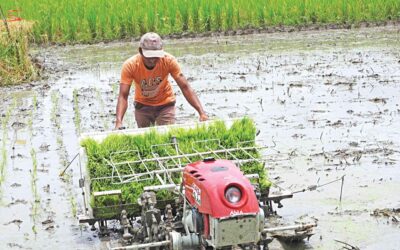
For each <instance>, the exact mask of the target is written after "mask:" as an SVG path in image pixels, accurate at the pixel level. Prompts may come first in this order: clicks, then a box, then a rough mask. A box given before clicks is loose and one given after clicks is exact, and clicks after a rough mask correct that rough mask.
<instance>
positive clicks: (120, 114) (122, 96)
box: [115, 83, 131, 129]
mask: <svg viewBox="0 0 400 250" xmlns="http://www.w3.org/2000/svg"><path fill="white" fill-rule="evenodd" d="M130 89H131V85H129V84H124V83H120V84H119V95H118V102H117V115H116V120H115V129H119V128H120V127H122V120H123V119H124V115H125V112H126V109H127V108H128V96H129V90H130Z"/></svg>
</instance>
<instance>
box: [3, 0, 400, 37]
mask: <svg viewBox="0 0 400 250" xmlns="http://www.w3.org/2000/svg"><path fill="white" fill-rule="evenodd" d="M2 2H3V3H2V4H1V5H2V6H3V8H4V9H5V10H17V11H18V13H19V14H18V15H20V17H22V18H23V19H26V20H31V21H33V22H35V25H34V28H33V38H34V41H35V42H38V43H43V42H49V41H50V42H97V41H104V40H113V39H121V38H127V37H137V36H140V35H141V34H143V33H145V32H147V31H156V32H158V33H160V34H163V35H166V34H173V33H182V32H194V33H198V32H209V31H227V30H237V29H245V28H263V27H266V26H276V25H303V24H306V25H307V24H313V23H321V24H323V23H338V24H341V23H358V22H361V21H382V20H393V19H396V20H397V19H399V17H400V1H398V0H269V1H259V0H237V1H232V0H230V1H226V0H138V1H130V0H108V1H104V0H100V1H99V0H69V1H52V0H35V1H32V0H20V1H16V0H3V1H2Z"/></svg>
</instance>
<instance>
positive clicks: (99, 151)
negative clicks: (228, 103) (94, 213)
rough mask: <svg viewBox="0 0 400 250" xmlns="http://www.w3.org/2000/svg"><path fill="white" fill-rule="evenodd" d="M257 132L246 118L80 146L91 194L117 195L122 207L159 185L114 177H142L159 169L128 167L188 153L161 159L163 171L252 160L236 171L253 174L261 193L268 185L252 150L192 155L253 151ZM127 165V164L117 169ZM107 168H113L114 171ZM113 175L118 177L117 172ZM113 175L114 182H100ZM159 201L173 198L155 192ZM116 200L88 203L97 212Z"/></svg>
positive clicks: (153, 166)
mask: <svg viewBox="0 0 400 250" xmlns="http://www.w3.org/2000/svg"><path fill="white" fill-rule="evenodd" d="M255 134H256V128H255V125H254V122H253V121H252V120H251V119H249V118H243V119H241V120H236V121H234V122H233V124H232V125H231V126H230V127H229V128H228V127H227V126H226V124H225V123H224V122H223V121H214V122H212V123H210V124H208V125H198V126H197V127H195V128H172V129H170V130H168V132H166V133H159V132H157V130H156V129H152V130H151V131H150V132H147V133H144V134H141V135H110V136H108V137H107V138H105V139H104V140H103V141H102V142H101V143H97V142H96V141H95V140H93V139H91V138H89V139H85V140H84V141H82V143H81V145H82V146H83V147H84V148H85V150H86V154H87V160H88V164H87V170H88V172H89V175H90V179H91V193H94V192H98V191H106V190H116V189H117V190H121V191H122V199H123V201H124V203H136V201H137V199H138V197H139V196H140V194H141V193H142V192H143V187H145V186H152V185H160V184H161V183H160V181H159V180H157V178H148V179H146V178H145V177H146V176H145V175H143V176H142V177H143V179H142V180H141V181H132V182H129V183H123V184H121V182H119V181H120V179H118V178H117V177H116V176H117V174H118V175H119V176H124V175H129V174H131V173H132V169H131V168H134V169H133V170H134V172H135V173H146V172H148V171H151V170H155V169H159V168H160V165H159V162H158V161H148V162H146V163H145V164H143V163H139V164H133V163H135V162H140V161H141V160H143V159H151V158H152V159H154V158H162V157H164V158H165V157H167V156H176V155H178V153H179V155H181V154H191V156H189V157H182V158H179V160H177V161H179V164H177V163H176V162H177V161H173V160H168V161H167V160H166V161H164V162H163V166H164V167H166V168H176V167H177V165H182V166H185V165H186V164H189V163H191V162H195V161H199V160H202V159H203V158H205V157H215V158H224V159H232V160H235V159H248V158H252V159H256V161H250V162H243V163H241V164H240V168H241V170H242V171H243V172H244V173H245V174H258V175H259V177H260V178H259V184H260V189H261V190H266V189H267V188H268V187H269V185H270V183H269V181H268V179H267V175H266V172H265V166H264V164H263V163H262V161H257V160H261V154H260V152H259V151H258V150H256V149H253V150H250V151H247V152H244V151H241V150H237V151H232V153H231V154H226V153H222V152H219V153H217V154H214V153H207V154H196V152H210V151H214V152H216V151H217V150H219V149H221V148H225V149H230V148H237V147H240V146H241V147H252V146H255V141H254V140H255ZM171 138H176V142H177V143H176V144H174V143H171ZM123 162H130V163H131V165H130V164H120V165H119V163H123ZM111 163H115V165H118V168H114V173H113V167H112V165H113V164H111ZM116 170H117V171H118V173H116ZM110 176H114V178H104V177H110ZM171 178H172V179H173V181H174V182H175V183H180V181H179V180H180V178H181V174H180V173H179V172H178V173H172V174H171ZM157 196H158V199H160V200H169V199H171V198H173V194H172V193H171V192H169V191H159V192H158V193H157ZM117 202H118V201H117V198H116V197H110V196H102V197H100V198H99V199H96V201H94V199H92V206H93V207H102V206H108V205H116V204H117Z"/></svg>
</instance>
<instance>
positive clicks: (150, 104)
mask: <svg viewBox="0 0 400 250" xmlns="http://www.w3.org/2000/svg"><path fill="white" fill-rule="evenodd" d="M169 74H171V76H172V77H173V78H174V80H175V81H176V83H177V84H178V86H179V88H180V89H181V90H182V93H183V95H184V96H185V98H186V100H187V101H188V102H189V104H190V105H192V107H193V108H195V109H196V110H197V112H198V113H199V120H200V121H206V120H207V119H208V116H207V115H206V113H205V112H204V110H203V107H202V105H201V103H200V100H199V98H198V97H197V95H196V93H195V92H194V90H193V89H192V87H191V86H190V85H189V83H188V81H187V79H186V77H185V76H184V75H183V74H182V72H181V69H180V67H179V64H178V63H177V61H176V59H175V58H174V57H173V56H172V55H170V54H168V53H166V52H164V50H163V44H162V40H161V38H160V36H159V35H158V34H156V33H153V32H149V33H146V34H144V35H143V36H142V37H141V39H140V46H139V53H138V54H136V55H134V56H132V57H131V58H129V59H128V60H126V61H125V62H124V64H123V66H122V72H121V81H120V85H119V96H118V103H117V117H116V121H115V128H116V129H119V128H121V127H122V120H123V118H124V115H125V112H126V110H127V108H128V96H129V90H130V88H131V85H132V83H133V84H134V86H135V99H134V100H135V102H134V105H135V119H136V122H137V125H138V127H139V128H142V127H148V126H152V125H166V124H173V123H175V94H174V92H173V89H172V86H171V84H170V82H169V81H168V75H169Z"/></svg>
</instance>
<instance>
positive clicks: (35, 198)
mask: <svg viewBox="0 0 400 250" xmlns="http://www.w3.org/2000/svg"><path fill="white" fill-rule="evenodd" d="M30 154H31V158H32V170H31V189H32V195H33V201H32V220H33V224H34V226H35V224H36V218H37V216H38V215H39V207H40V196H39V193H38V188H37V182H36V181H37V165H38V164H37V159H36V151H35V149H34V148H31V152H30Z"/></svg>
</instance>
